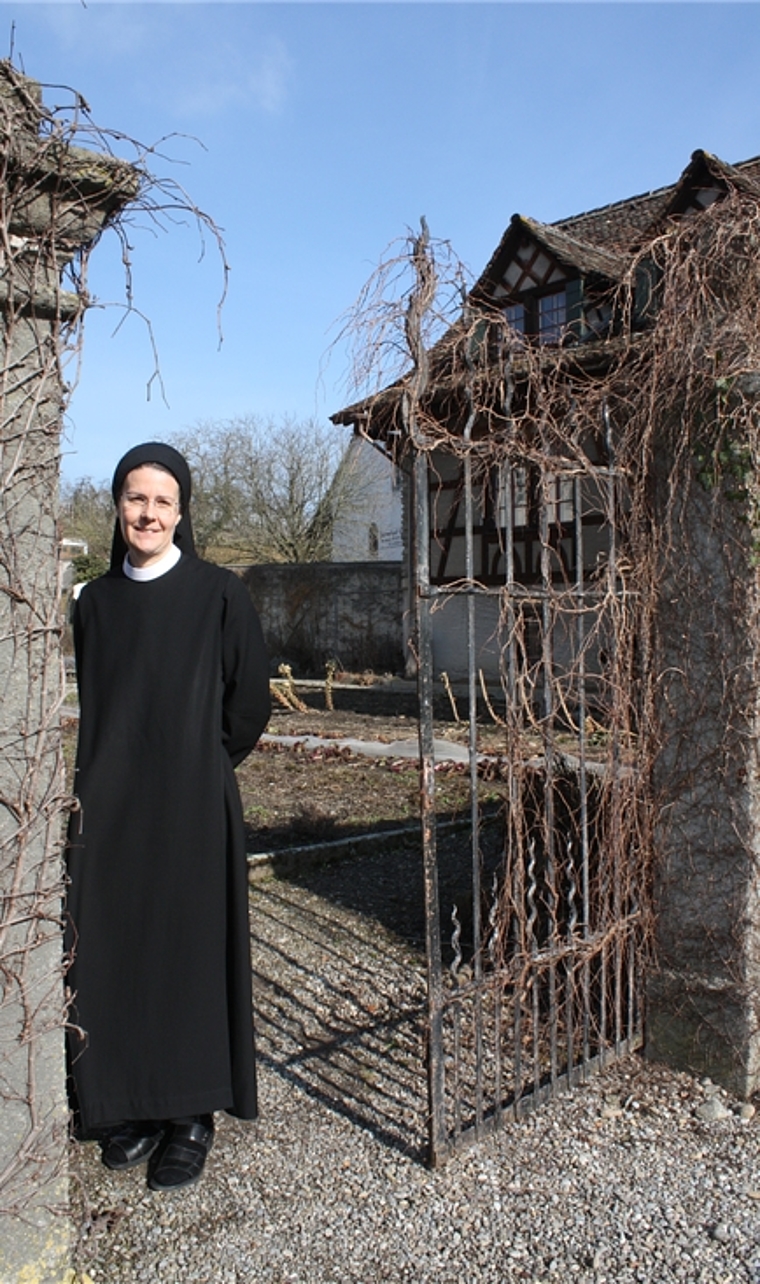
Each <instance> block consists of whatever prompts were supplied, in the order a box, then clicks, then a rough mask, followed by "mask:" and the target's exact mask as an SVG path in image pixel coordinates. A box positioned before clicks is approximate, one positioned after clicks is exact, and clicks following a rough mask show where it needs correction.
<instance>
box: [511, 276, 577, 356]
mask: <svg viewBox="0 0 760 1284" xmlns="http://www.w3.org/2000/svg"><path fill="white" fill-rule="evenodd" d="M504 315H505V317H506V319H507V321H508V322H509V324H510V325H511V327H512V329H513V330H516V331H517V333H518V334H524V335H526V336H531V337H534V338H536V339H537V340H538V342H539V343H543V344H553V343H561V341H562V338H563V335H564V333H565V330H566V327H567V321H568V316H567V291H566V290H565V289H562V290H552V291H551V293H549V294H541V295H538V297H536V296H535V295H530V296H528V297H526V299H525V301H524V302H523V303H510V304H508V305H507V307H506V308H505V309H504Z"/></svg>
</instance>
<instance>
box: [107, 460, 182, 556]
mask: <svg viewBox="0 0 760 1284" xmlns="http://www.w3.org/2000/svg"><path fill="white" fill-rule="evenodd" d="M117 511H118V514H119V525H120V526H121V533H122V535H123V536H124V541H125V543H126V545H127V549H128V550H129V560H130V562H131V563H132V565H133V566H139V567H143V566H152V565H153V564H154V563H155V562H158V561H160V559H161V558H162V557H163V556H164V554H165V553H167V552H168V551H169V549H170V547H171V544H172V541H173V539H174V531H175V529H176V527H177V524H178V523H179V519H180V517H181V513H180V507H179V483H178V481H177V479H176V478H175V477H172V475H171V473H167V472H164V471H163V469H159V468H151V467H150V465H147V464H146V465H143V466H142V467H141V468H133V469H132V472H131V473H127V476H126V480H125V482H124V486H123V488H122V492H121V495H120V496H119V503H118V506H117Z"/></svg>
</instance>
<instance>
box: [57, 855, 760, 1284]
mask: <svg viewBox="0 0 760 1284" xmlns="http://www.w3.org/2000/svg"><path fill="white" fill-rule="evenodd" d="M372 859H374V858H369V857H368V858H365V862H366V863H364V864H363V865H362V868H361V869H359V864H360V862H352V863H351V866H350V867H349V866H345V865H344V866H340V867H333V868H332V869H327V870H324V871H316V872H313V873H311V874H310V875H309V877H308V880H304V885H303V886H297V885H295V884H294V883H290V882H278V881H276V880H274V879H268V880H263V881H261V882H259V883H258V884H257V885H256V886H255V888H254V889H253V893H252V923H253V929H254V951H253V966H254V994H255V999H256V1004H257V1009H258V1041H259V1051H260V1065H261V1110H262V1114H261V1119H260V1120H259V1121H258V1122H257V1123H255V1124H240V1123H238V1122H236V1121H234V1120H231V1119H228V1118H226V1117H224V1116H221V1117H218V1119H217V1124H218V1126H217V1138H216V1143H215V1146H214V1149H213V1150H212V1152H211V1155H210V1157H209V1161H208V1164H207V1169H206V1174H205V1175H204V1178H203V1180H202V1182H201V1183H199V1184H198V1185H197V1186H195V1187H191V1188H190V1189H188V1190H186V1191H184V1192H181V1193H177V1194H176V1195H170V1196H166V1195H159V1194H154V1193H152V1192H150V1191H148V1190H147V1189H146V1187H145V1176H144V1170H142V1169H139V1170H137V1171H133V1172H129V1173H125V1174H113V1173H109V1172H108V1171H107V1170H106V1169H105V1168H103V1167H102V1165H101V1164H100V1162H99V1152H98V1150H97V1148H96V1147H95V1146H94V1145H92V1144H90V1145H86V1146H77V1147H74V1149H73V1155H74V1158H73V1163H74V1166H75V1170H76V1175H77V1178H78V1180H77V1181H76V1185H75V1190H76V1202H77V1215H78V1217H79V1219H80V1223H81V1239H80V1244H79V1249H78V1263H77V1264H78V1267H79V1269H80V1270H81V1271H83V1272H86V1273H87V1274H88V1275H89V1277H90V1279H91V1280H92V1281H93V1284H142V1282H143V1281H145V1282H146V1284H147V1282H148V1281H150V1284H200V1282H201V1281H202V1282H203V1284H259V1281H261V1282H262V1284H264V1282H265V1281H266V1282H267V1284H269V1282H270V1281H271V1282H272V1284H375V1282H380V1281H388V1282H391V1281H392V1282H393V1284H402V1282H404V1284H406V1282H408V1284H424V1282H425V1281H441V1284H443V1282H444V1281H446V1282H447V1284H448V1282H449V1281H454V1280H457V1279H461V1280H467V1281H468V1282H469V1284H502V1282H507V1281H525V1280H528V1281H533V1282H534V1284H540V1282H541V1281H547V1282H552V1284H553V1282H554V1281H560V1280H562V1281H564V1280H568V1279H569V1280H573V1281H579V1284H611V1282H612V1281H615V1284H628V1282H629V1281H647V1282H651V1284H668V1282H669V1281H683V1284H735V1282H738V1281H749V1282H753V1284H760V1124H759V1123H758V1119H759V1118H760V1116H757V1115H755V1116H753V1115H752V1109H751V1107H745V1108H744V1112H743V1113H744V1115H745V1116H746V1117H742V1107H741V1106H740V1103H738V1102H734V1101H732V1100H730V1099H728V1098H727V1097H726V1096H725V1095H724V1094H722V1093H721V1092H718V1091H717V1090H716V1089H714V1088H713V1087H712V1085H710V1084H709V1083H697V1082H696V1081H694V1080H693V1079H691V1078H689V1077H688V1076H687V1075H682V1074H675V1073H673V1072H672V1071H668V1070H665V1069H664V1068H663V1067H660V1066H654V1065H650V1064H648V1063H646V1062H644V1061H643V1060H641V1059H640V1058H629V1059H628V1060H626V1061H624V1062H622V1063H620V1064H619V1065H617V1066H615V1067H613V1068H611V1069H608V1070H607V1071H605V1072H604V1073H603V1074H601V1075H599V1076H598V1077H597V1078H595V1079H594V1081H593V1082H592V1083H591V1084H589V1085H587V1086H585V1087H582V1088H580V1089H578V1090H576V1092H575V1093H574V1094H573V1095H572V1096H571V1097H567V1098H564V1099H563V1100H561V1101H557V1102H553V1103H551V1104H549V1105H547V1106H544V1107H543V1108H541V1109H540V1110H539V1111H537V1112H536V1113H534V1114H533V1115H531V1116H529V1117H528V1118H527V1119H526V1120H524V1121H523V1122H521V1123H520V1124H516V1125H515V1124H511V1125H508V1126H507V1127H506V1128H505V1130H504V1131H503V1132H502V1133H501V1134H499V1135H498V1136H496V1137H493V1138H491V1139H489V1140H488V1141H486V1142H485V1143H484V1144H482V1145H481V1146H479V1147H478V1148H476V1149H471V1150H469V1151H467V1152H465V1153H464V1154H463V1155H461V1156H459V1157H456V1158H454V1159H453V1160H451V1161H450V1162H449V1164H448V1165H447V1166H446V1167H445V1168H444V1169H442V1170H440V1171H437V1172H431V1171H429V1170H428V1169H426V1168H425V1167H424V1165H423V1163H422V1162H421V1157H422V1154H423V1152H424V1140H425V1129H424V1112H425V1084H424V1073H423V1072H422V1070H421V1064H422V1021H421V1015H420V1004H421V1000H422V996H423V972H422V965H421V959H420V955H419V952H418V950H417V948H416V943H415V942H414V941H413V940H410V939H409V937H406V938H404V937H403V936H399V935H397V934H396V932H394V931H393V930H392V928H391V926H390V925H388V924H387V923H383V922H382V921H381V919H380V917H377V916H373V915H372V914H370V913H367V912H366V907H365V912H360V910H359V909H358V908H357V898H356V895H355V892H356V886H357V879H359V878H360V877H361V879H362V880H363V881H365V882H366V881H367V880H370V881H371V880H372V878H373V874H376V875H377V878H376V880H375V882H376V883H377V885H378V887H377V889H376V891H377V894H378V895H379V896H380V898H382V884H383V877H384V875H383V866H382V863H380V864H378V865H373V864H372ZM413 859H414V858H413V857H412V856H409V860H413ZM306 881H308V884H309V885H308V886H306V885H305V883H306Z"/></svg>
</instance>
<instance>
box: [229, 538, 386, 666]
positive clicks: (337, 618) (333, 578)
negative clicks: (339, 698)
mask: <svg viewBox="0 0 760 1284" xmlns="http://www.w3.org/2000/svg"><path fill="white" fill-rule="evenodd" d="M239 574H240V575H241V578H242V579H243V581H244V583H245V584H246V585H247V587H248V590H249V592H250V594H251V597H252V598H253V601H254V603H255V604H256V608H257V610H258V611H259V614H260V615H261V620H262V624H263V626H264V635H265V637H266V641H267V646H268V648H269V654H270V656H271V658H272V660H273V662H274V663H275V665H276V664H278V663H282V662H285V663H287V664H290V665H291V666H292V667H293V670H294V672H295V673H296V674H298V675H299V676H306V675H308V674H314V675H320V676H321V675H322V674H323V673H324V667H325V664H326V663H327V661H328V660H336V661H337V663H338V667H339V668H341V669H345V670H349V671H352V672H362V671H363V670H365V669H372V670H374V671H375V672H376V673H397V672H399V671H400V670H402V669H403V667H404V653H403V630H402V619H403V600H402V584H401V564H400V563H398V562H308V563H301V564H285V565H265V566H248V567H244V568H239Z"/></svg>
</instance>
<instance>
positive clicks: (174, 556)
mask: <svg viewBox="0 0 760 1284" xmlns="http://www.w3.org/2000/svg"><path fill="white" fill-rule="evenodd" d="M181 556H182V553H181V552H180V550H179V547H178V545H177V544H172V545H171V546H170V547H169V548H168V549H167V551H166V552H165V553H164V555H163V557H162V558H161V559H160V561H158V562H154V563H153V565H152V566H133V565H132V563H131V562H130V560H129V553H127V554H126V555H125V557H124V561H123V563H122V570H123V571H124V574H125V575H126V577H127V579H130V580H142V581H145V580H157V579H158V578H159V576H160V575H166V572H167V571H170V570H171V569H172V567H173V566H176V565H177V562H178V561H179V559H180V558H181Z"/></svg>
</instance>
